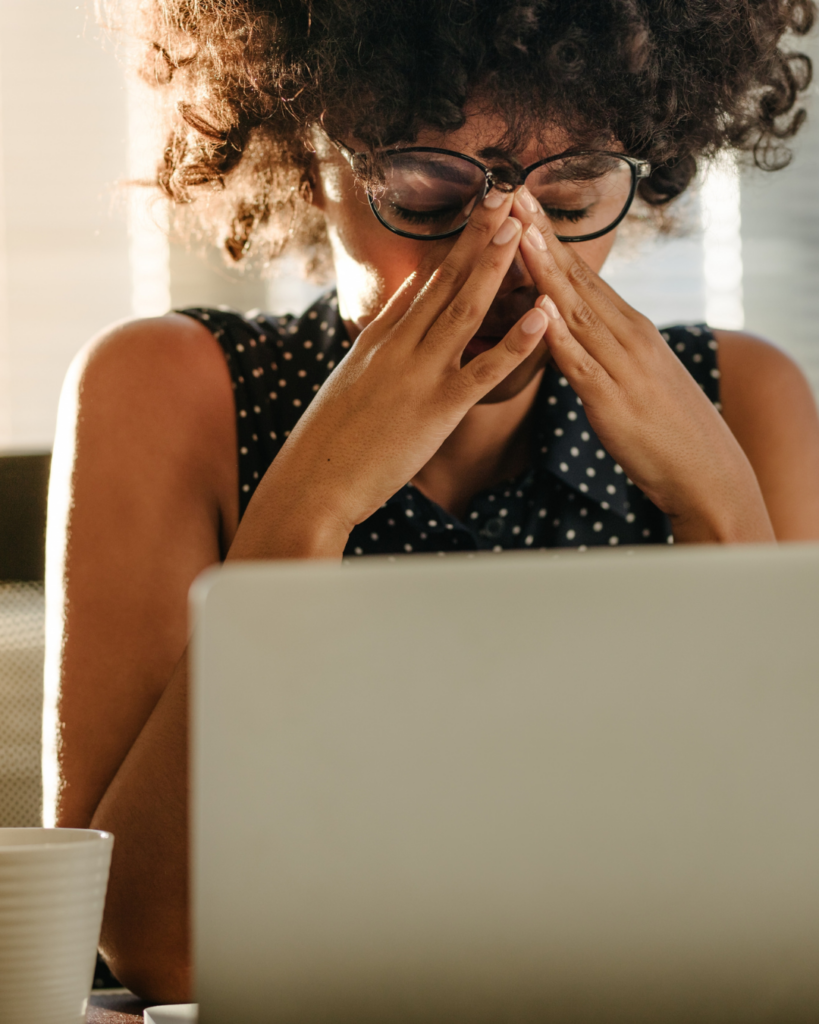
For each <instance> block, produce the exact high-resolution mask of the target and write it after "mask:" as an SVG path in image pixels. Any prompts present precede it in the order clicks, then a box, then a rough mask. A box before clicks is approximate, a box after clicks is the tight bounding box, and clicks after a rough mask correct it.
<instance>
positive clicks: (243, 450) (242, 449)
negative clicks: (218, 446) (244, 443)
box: [239, 448, 247, 455]
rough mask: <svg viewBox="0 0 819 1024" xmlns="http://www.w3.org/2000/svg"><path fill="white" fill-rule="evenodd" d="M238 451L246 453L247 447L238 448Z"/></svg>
mask: <svg viewBox="0 0 819 1024" xmlns="http://www.w3.org/2000/svg"><path fill="white" fill-rule="evenodd" d="M239 451H240V452H241V453H242V455H247V448H240V449H239Z"/></svg>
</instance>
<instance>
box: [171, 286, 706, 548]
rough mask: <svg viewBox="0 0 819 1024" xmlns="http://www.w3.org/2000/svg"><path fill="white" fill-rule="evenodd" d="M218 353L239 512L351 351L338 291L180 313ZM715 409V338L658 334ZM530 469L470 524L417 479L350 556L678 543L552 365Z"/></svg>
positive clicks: (352, 542) (373, 520)
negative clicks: (259, 305) (226, 377)
mask: <svg viewBox="0 0 819 1024" xmlns="http://www.w3.org/2000/svg"><path fill="white" fill-rule="evenodd" d="M179 312H181V313H184V314H185V315H186V316H190V317H192V318H194V319H196V320H198V321H199V322H200V323H202V324H203V325H204V326H205V327H207V328H208V329H209V330H210V331H211V332H212V334H213V335H214V337H215V338H216V339H217V340H218V342H219V344H220V345H221V347H222V351H223V352H224V354H225V359H226V360H227V365H228V369H229V371H230V376H231V380H232V383H233V390H234V397H235V404H236V423H237V438H238V449H239V450H238V460H239V499H240V514H241V515H243V514H244V512H245V509H246V508H247V505H248V502H249V501H250V499H251V497H252V496H253V492H254V491H255V489H256V487H257V485H258V483H259V481H260V480H261V478H262V477H263V476H264V474H265V471H266V470H267V468H268V466H269V465H270V464H271V462H272V461H273V459H274V458H275V457H276V455H277V454H278V452H279V450H280V448H281V447H282V445H283V444H284V442H285V441H286V440H287V437H288V435H289V434H290V432H291V430H292V429H293V427H294V426H295V425H296V423H297V422H298V419H299V417H300V416H301V414H302V413H303V412H304V410H305V409H306V408H307V406H308V405H309V404H310V402H311V401H312V399H313V396H314V395H315V394H316V392H317V391H318V390H319V388H320V387H321V386H322V384H323V383H324V381H325V380H326V379H327V378H328V377H329V376H330V374H331V373H332V371H333V369H334V367H336V366H337V365H338V363H339V362H340V361H341V360H342V359H343V358H344V356H345V355H346V353H347V351H349V349H350V340H349V338H348V336H347V332H346V329H345V327H344V324H343V322H342V320H341V317H340V315H339V311H338V302H337V299H336V295H335V293H334V292H330V293H328V294H327V295H325V296H323V297H322V298H320V299H319V300H318V301H317V302H316V303H314V305H313V306H311V307H310V309H308V310H307V311H306V312H305V313H304V314H303V315H302V316H301V317H294V316H290V315H288V316H270V315H267V314H264V313H260V312H258V311H252V312H250V313H248V314H246V315H245V316H242V315H240V314H238V313H235V312H232V311H230V310H228V309H224V308H220V309H202V308H195V309H184V310H179ZM662 336H663V338H664V339H665V340H666V342H667V343H668V344H669V345H670V346H671V348H672V350H673V351H674V352H675V354H676V355H677V357H678V358H679V359H680V360H681V362H682V363H683V365H684V366H685V368H686V369H687V370H688V372H689V373H690V374H691V375H692V376H693V377H694V379H695V380H696V381H697V383H698V384H699V385H700V387H701V388H702V389H703V391H704V392H705V394H706V395H707V396H708V398H709V399H710V401H711V402H713V404H714V405H715V406H716V408H717V409H719V408H720V404H719V369H718V367H717V342H716V340H715V339H714V336H713V334H712V333H711V331H710V330H709V329H708V328H707V327H706V326H705V325H704V324H698V325H694V326H677V327H668V328H666V329H664V330H663V332H662ZM533 427H534V429H533V441H532V457H531V460H530V466H529V468H528V469H527V470H525V471H524V472H523V473H521V474H519V475H518V476H516V477H514V478H513V479H509V480H507V481H504V482H502V483H499V484H496V485H494V486H493V487H489V488H487V489H486V490H483V491H481V492H480V493H478V494H476V495H475V496H474V497H473V499H472V501H471V502H470V504H469V507H468V509H467V510H466V513H465V514H464V516H463V518H462V519H459V518H457V517H456V516H453V515H451V514H450V513H449V512H447V511H446V510H444V509H443V508H441V507H440V506H439V505H437V504H436V503H435V502H434V501H431V500H430V499H429V498H427V497H426V495H424V494H422V493H421V491H419V490H418V489H417V488H416V487H414V486H413V485H412V484H411V483H407V484H406V485H405V486H404V487H402V488H401V489H400V490H399V491H398V492H397V493H396V494H394V495H392V497H390V498H389V499H388V500H387V501H386V502H385V503H384V505H382V507H381V508H380V509H378V510H377V511H376V512H375V513H374V514H373V515H372V516H370V518H369V519H367V520H365V521H364V522H363V523H360V524H359V525H358V526H356V527H355V529H354V530H353V531H352V533H351V535H350V539H349V542H348V544H347V547H346V549H345V552H344V554H345V556H356V555H375V554H380V555H384V554H387V555H395V554H404V553H406V554H409V553H413V552H437V553H438V554H441V555H445V554H447V553H448V552H454V551H467V552H468V551H509V550H518V549H520V550H527V549H528V550H533V549H538V550H542V549H546V548H566V547H570V548H579V549H580V550H586V549H587V548H590V547H599V546H612V547H614V546H617V545H636V544H670V543H673V536H672V533H671V525H670V522H669V520H668V517H667V516H666V515H665V514H664V513H662V512H661V511H660V510H659V509H658V508H657V507H656V505H654V504H653V503H652V502H651V501H649V499H648V498H647V497H646V496H645V495H644V494H643V493H642V491H640V489H639V488H638V487H637V486H636V485H635V484H633V483H632V481H631V480H629V479H628V477H627V476H626V474H625V473H624V472H623V470H622V468H621V467H620V466H619V465H618V464H617V463H616V462H615V460H614V459H613V458H612V457H611V456H610V455H609V454H608V452H607V451H606V450H605V448H604V447H603V446H602V445H601V443H600V441H599V440H598V438H597V436H596V435H595V433H594V431H593V430H592V428H591V425H590V424H589V421H588V419H587V418H586V414H585V412H584V410H583V404H582V402H581V400H580V398H579V397H578V396H577V395H576V394H575V393H574V391H573V390H572V388H571V385H570V384H569V383H568V381H567V380H566V378H565V377H563V376H562V375H561V374H560V372H559V371H558V370H557V369H555V368H553V367H547V369H546V370H545V372H544V374H543V378H542V381H541V385H540V389H539V391H538V395H537V397H536V400H535V407H534V409H533Z"/></svg>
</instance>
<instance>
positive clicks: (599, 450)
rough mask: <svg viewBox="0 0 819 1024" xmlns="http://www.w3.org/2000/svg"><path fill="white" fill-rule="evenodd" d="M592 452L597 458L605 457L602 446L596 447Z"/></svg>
mask: <svg viewBox="0 0 819 1024" xmlns="http://www.w3.org/2000/svg"><path fill="white" fill-rule="evenodd" d="M594 454H595V455H596V456H597V458H598V459H605V457H606V453H605V452H604V451H603V449H602V448H598V449H597V451H596V452H595V453H594Z"/></svg>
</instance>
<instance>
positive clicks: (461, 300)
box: [446, 295, 480, 327]
mask: <svg viewBox="0 0 819 1024" xmlns="http://www.w3.org/2000/svg"><path fill="white" fill-rule="evenodd" d="M446 318H447V320H448V322H449V324H450V325H451V326H452V327H467V326H469V325H471V324H473V323H474V322H475V320H476V319H479V318H480V317H479V315H478V312H477V310H476V308H475V305H474V303H472V302H471V301H470V300H469V299H468V298H466V297H465V296H463V295H457V296H456V297H455V298H454V299H453V300H452V302H450V304H449V306H448V307H447V310H446Z"/></svg>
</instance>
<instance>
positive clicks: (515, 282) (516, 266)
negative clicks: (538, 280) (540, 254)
mask: <svg viewBox="0 0 819 1024" xmlns="http://www.w3.org/2000/svg"><path fill="white" fill-rule="evenodd" d="M525 291H531V292H533V293H534V292H536V291H537V287H536V285H535V282H534V280H533V279H532V275H531V274H530V273H529V268H528V267H527V266H526V264H525V263H524V261H523V257H522V256H521V253H520V249H518V251H517V252H516V253H515V258H514V259H513V260H512V264H511V266H510V267H509V269H508V270H507V271H506V274H505V275H504V278H503V281H502V282H501V286H500V288H499V289H498V298H499V299H503V298H507V297H508V296H509V295H512V294H513V293H514V292H525Z"/></svg>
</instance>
